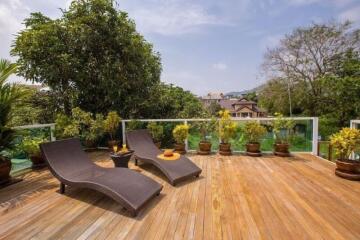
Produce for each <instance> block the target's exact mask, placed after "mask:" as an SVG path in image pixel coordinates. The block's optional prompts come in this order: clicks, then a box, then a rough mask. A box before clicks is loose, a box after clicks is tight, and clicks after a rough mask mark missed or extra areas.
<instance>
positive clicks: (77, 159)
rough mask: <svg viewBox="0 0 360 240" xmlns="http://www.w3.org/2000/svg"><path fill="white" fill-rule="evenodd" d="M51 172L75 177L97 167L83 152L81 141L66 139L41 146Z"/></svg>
mask: <svg viewBox="0 0 360 240" xmlns="http://www.w3.org/2000/svg"><path fill="white" fill-rule="evenodd" d="M40 148H41V152H42V153H43V155H44V157H45V160H46V161H47V163H48V165H49V167H50V170H52V172H56V174H57V175H60V176H61V177H66V176H74V174H76V173H77V172H79V171H81V170H86V169H89V168H92V167H94V166H95V164H94V163H93V162H92V161H91V160H90V159H89V158H88V156H87V155H86V153H85V152H84V151H83V150H82V147H81V143H80V140H79V139H76V138H74V139H66V140H60V141H56V142H49V143H43V144H41V145H40Z"/></svg>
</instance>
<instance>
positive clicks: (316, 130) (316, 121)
mask: <svg viewBox="0 0 360 240" xmlns="http://www.w3.org/2000/svg"><path fill="white" fill-rule="evenodd" d="M312 121H313V134H312V135H313V136H312V154H313V155H315V156H317V155H318V151H317V150H318V141H319V118H317V117H314V118H313V119H312Z"/></svg>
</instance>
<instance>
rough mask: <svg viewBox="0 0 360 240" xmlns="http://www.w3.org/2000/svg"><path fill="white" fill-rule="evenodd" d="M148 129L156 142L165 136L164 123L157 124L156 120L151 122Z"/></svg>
mask: <svg viewBox="0 0 360 240" xmlns="http://www.w3.org/2000/svg"><path fill="white" fill-rule="evenodd" d="M147 129H148V130H149V132H150V134H151V136H152V138H153V139H154V141H155V142H159V141H161V138H162V137H163V136H164V128H163V126H162V125H160V124H157V123H156V122H149V123H148V125H147Z"/></svg>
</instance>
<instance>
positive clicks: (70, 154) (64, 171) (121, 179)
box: [40, 139, 162, 216]
mask: <svg viewBox="0 0 360 240" xmlns="http://www.w3.org/2000/svg"><path fill="white" fill-rule="evenodd" d="M40 147H41V151H42V153H43V155H44V157H45V159H46V162H47V163H48V165H49V169H50V171H51V172H52V174H53V175H54V176H55V177H56V178H57V179H58V180H59V181H60V193H62V194H63V193H64V192H65V185H69V186H74V187H80V188H90V189H93V190H96V191H99V192H101V193H104V194H105V195H107V196H109V197H111V198H112V199H114V200H115V201H117V202H119V203H120V204H121V205H122V206H123V207H124V208H126V209H127V210H129V211H130V212H131V214H132V215H133V216H136V215H137V213H138V212H139V210H140V209H141V208H142V207H143V206H144V205H145V204H146V203H147V202H148V201H149V200H150V199H152V198H153V197H154V196H156V195H159V193H160V191H161V190H162V185H160V184H159V183H157V182H155V181H154V180H152V179H151V178H149V177H146V176H144V175H141V174H140V173H137V172H135V171H132V170H130V169H126V168H102V167H100V166H98V165H96V164H95V163H93V162H92V161H91V160H90V159H89V158H88V156H87V155H86V153H85V152H84V151H83V150H82V147H81V144H80V140H79V139H68V140H62V141H56V142H50V143H44V144H41V146H40Z"/></svg>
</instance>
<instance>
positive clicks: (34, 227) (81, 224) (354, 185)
mask: <svg viewBox="0 0 360 240" xmlns="http://www.w3.org/2000/svg"><path fill="white" fill-rule="evenodd" d="M91 156H92V158H93V159H95V160H98V161H97V163H98V164H100V165H102V166H106V167H113V164H112V162H111V161H110V160H109V156H108V153H104V152H102V153H101V152H96V153H92V154H91ZM191 159H192V160H193V161H194V162H195V163H196V164H197V165H198V166H199V167H201V168H202V169H203V172H202V175H201V177H200V178H194V179H191V180H189V181H186V182H184V183H181V184H179V185H178V186H176V187H173V186H171V185H170V184H168V183H167V182H166V180H165V178H164V177H162V176H161V174H160V172H159V171H157V170H156V169H154V168H153V167H150V166H141V168H137V167H135V166H134V165H133V164H132V165H131V168H134V169H137V170H138V171H141V173H143V174H146V175H148V176H150V177H152V178H153V179H155V180H156V181H159V182H160V183H162V184H163V185H164V189H163V191H162V193H161V195H160V196H159V197H157V198H155V199H154V200H153V201H152V202H150V204H149V205H148V206H147V207H146V208H145V209H144V210H143V211H142V212H140V214H139V215H138V216H137V217H136V218H131V217H130V216H129V215H128V214H127V212H126V211H125V210H124V209H122V208H121V206H119V205H118V204H117V203H116V202H114V201H113V200H111V199H109V198H107V197H106V196H104V195H102V194H100V193H96V192H94V191H90V190H84V189H74V188H67V192H66V194H65V195H61V194H59V192H58V187H59V185H58V182H57V180H56V179H54V178H53V177H52V176H51V175H50V173H49V172H48V171H47V170H42V171H38V172H35V171H33V172H30V173H28V174H26V175H25V179H24V181H22V182H21V183H18V184H15V185H12V186H10V187H7V188H5V189H2V190H0V203H1V204H0V239H346V240H348V239H360V182H351V181H348V180H344V179H341V178H338V177H336V176H334V167H335V166H334V165H333V164H332V163H329V162H326V161H325V160H320V159H318V158H316V157H313V156H311V155H308V154H301V155H297V156H296V157H293V158H279V157H274V156H270V155H269V156H264V157H261V158H251V157H246V156H240V155H237V156H231V157H221V156H218V155H212V156H210V157H208V156H191Z"/></svg>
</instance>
